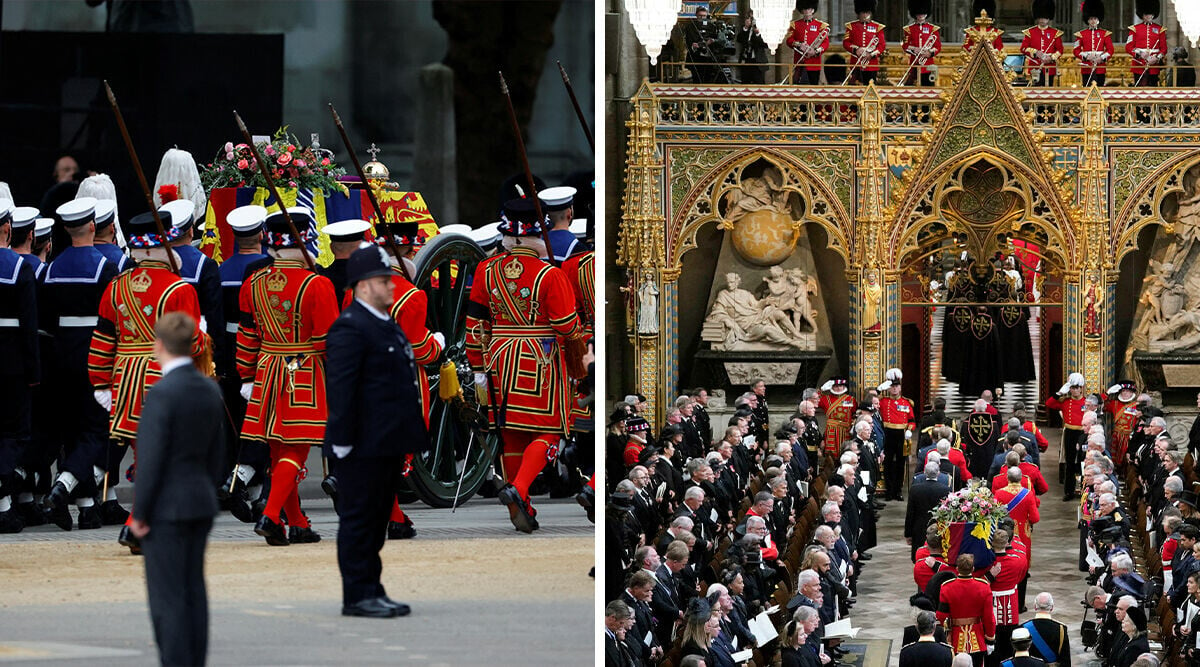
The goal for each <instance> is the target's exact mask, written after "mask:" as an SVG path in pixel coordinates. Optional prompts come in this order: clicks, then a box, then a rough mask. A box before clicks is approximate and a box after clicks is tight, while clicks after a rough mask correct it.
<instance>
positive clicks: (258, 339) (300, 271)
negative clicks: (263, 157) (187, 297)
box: [237, 207, 338, 546]
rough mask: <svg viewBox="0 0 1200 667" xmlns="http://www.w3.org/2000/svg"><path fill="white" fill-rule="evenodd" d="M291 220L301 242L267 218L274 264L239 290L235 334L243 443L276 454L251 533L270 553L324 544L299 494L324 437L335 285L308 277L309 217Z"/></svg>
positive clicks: (279, 217)
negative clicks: (243, 401)
mask: <svg viewBox="0 0 1200 667" xmlns="http://www.w3.org/2000/svg"><path fill="white" fill-rule="evenodd" d="M288 213H289V214H290V215H291V217H292V220H293V221H294V222H295V224H296V227H297V228H298V231H299V232H300V235H301V236H302V237H303V238H302V239H301V240H297V239H295V238H294V237H293V235H292V234H291V233H290V232H289V231H288V226H287V222H286V220H285V219H284V217H283V213H281V212H276V213H275V214H273V215H271V216H269V217H268V218H267V221H266V226H267V233H266V242H267V245H268V246H269V247H270V248H271V249H272V251H271V254H272V255H274V257H275V264H274V266H270V267H267V268H264V269H260V270H258V271H256V272H255V273H254V274H252V275H251V276H250V277H249V278H247V279H246V281H245V283H244V284H243V285H242V293H241V297H240V302H241V310H242V313H243V315H242V322H241V326H239V327H238V334H237V367H238V373H240V374H241V376H242V381H243V385H242V395H243V396H246V397H247V400H248V401H249V404H248V405H247V406H246V420H245V422H244V424H243V426H242V437H243V438H245V439H247V440H254V441H257V442H266V443H267V445H268V446H269V447H270V450H271V494H270V496H268V498H267V506H266V508H265V509H263V514H262V517H260V518H259V520H258V523H257V524H255V527H254V532H256V533H258V534H259V535H262V536H263V537H264V538H266V540H267V544H270V545H273V546H287V545H288V544H289V543H290V542H316V541H318V540H320V539H321V537H320V535H318V534H317V533H316V532H314V531H313V530H312V527H311V526H310V524H309V522H308V517H306V516H304V512H302V511H301V510H300V496H299V495H298V494H297V491H296V487H297V484H298V483H299V481H300V479H302V478H303V476H304V474H305V473H306V469H305V467H304V463H305V461H306V460H307V459H308V448H309V447H310V446H312V445H318V446H319V445H320V444H321V443H322V440H323V438H324V435H325V419H326V404H325V334H326V333H327V332H328V331H329V327H330V325H332V324H333V321H334V320H336V319H337V316H338V307H337V296H336V295H335V294H334V290H333V283H331V282H330V281H329V279H328V278H326V277H324V276H319V275H317V274H315V273H313V272H312V271H309V270H308V267H307V265H306V264H305V262H304V257H303V254H302V251H301V249H300V248H299V246H298V244H299V243H306V242H308V241H309V240H311V238H312V237H313V236H314V234H313V232H312V231H311V230H310V226H311V224H312V220H313V217H312V212H311V211H309V210H308V209H306V208H303V207H293V208H289V209H288ZM281 511H282V512H286V515H287V519H286V523H287V525H288V526H289V528H290V530H289V531H288V532H287V533H285V532H284V530H283V526H284V523H285V520H284V519H283V518H282V516H281V514H280V512H281Z"/></svg>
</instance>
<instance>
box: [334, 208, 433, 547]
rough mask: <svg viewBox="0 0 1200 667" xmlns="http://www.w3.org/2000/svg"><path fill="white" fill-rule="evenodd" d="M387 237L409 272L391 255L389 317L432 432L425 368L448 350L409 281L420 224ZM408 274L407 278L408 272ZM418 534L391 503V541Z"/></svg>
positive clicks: (391, 230) (397, 228)
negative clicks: (413, 370)
mask: <svg viewBox="0 0 1200 667" xmlns="http://www.w3.org/2000/svg"><path fill="white" fill-rule="evenodd" d="M386 227H387V233H388V234H391V235H392V241H394V242H395V244H396V248H397V249H398V250H399V251H400V256H401V257H402V258H404V260H403V261H404V262H405V263H406V264H407V267H408V268H407V269H403V268H401V267H400V265H399V264H397V263H396V258H395V257H394V256H392V254H391V253H390V252H389V253H388V261H389V262H391V265H392V310H391V312H390V313H389V314H390V315H391V316H392V319H394V320H396V324H399V325H400V328H401V329H402V330H403V331H404V337H405V338H407V339H408V342H409V344H410V345H412V350H413V361H414V362H416V367H417V383H418V384H419V385H420V393H421V414H423V415H425V428H426V430H428V429H429V407H430V406H429V374H428V373H426V372H425V367H426V366H428V365H429V364H432V363H434V362H436V361H437V360H438V357H440V356H441V355H442V350H443V349H444V348H445V347H446V337H445V336H444V335H442V332H440V331H430V330H429V329H428V328H427V327H426V326H425V314H426V311H427V307H428V298H427V297H426V296H425V292H423V291H421V290H419V289H417V287H416V285H413V284H412V282H411V281H409V279H408V275H413V276H415V275H416V273H417V267H416V266H415V265H414V264H413V263H412V261H411V260H409V259H408V258H407V255H408V253H409V252H410V251H411V249H412V247H413V246H414V245H416V244H417V243H418V241H417V223H415V222H411V223H396V222H389V223H387V225H386ZM375 243H376V244H377V245H380V246H386V245H387V241H386V240H384V237H383V236H379V237H377V238H376V239H375ZM406 271H407V272H408V274H407V275H406V273H405V272H406ZM347 296H348V297H350V299H347V301H346V304H345V305H349V303H350V301H352V300H353V296H354V295H353V293H351V292H347ZM406 459H407V460H406V461H405V464H404V471H405V474H407V472H408V471H409V470H411V469H412V455H411V454H409V455H408V456H407V457H406ZM416 534H417V532H416V530H415V529H414V528H413V523H412V519H410V518H408V516H407V515H406V514H404V510H402V509H400V501H399V499H396V500H394V501H393V502H392V516H391V518H390V519H389V520H388V539H389V540H407V539H411V538H412V537H414V536H416Z"/></svg>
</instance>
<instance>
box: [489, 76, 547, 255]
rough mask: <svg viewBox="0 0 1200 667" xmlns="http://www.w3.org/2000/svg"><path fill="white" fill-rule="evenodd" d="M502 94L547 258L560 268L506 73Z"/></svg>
mask: <svg viewBox="0 0 1200 667" xmlns="http://www.w3.org/2000/svg"><path fill="white" fill-rule="evenodd" d="M500 94H502V95H504V102H505V103H506V104H507V105H508V120H509V121H511V123H512V131H513V137H515V138H516V140H517V149H518V150H519V152H520V154H521V166H522V167H524V168H525V181H526V183H528V184H529V192H531V193H532V196H531V198H532V199H533V208H534V210H535V211H537V220H538V228H539V229H541V230H542V241H543V242H544V243H545V244H546V256H547V258H548V259H549V262H550V265H551V266H553V267H558V266H559V265H558V262H557V261H556V260H555V259H554V249H553V247H552V246H551V245H550V234H549V232H547V230H546V224H545V221H546V217H545V214H544V213H542V200H541V199H539V198H538V192H537V186H536V185H534V183H533V172H532V171H530V170H529V156H528V155H526V154H525V140H524V139H522V138H521V126H520V125H518V124H517V112H516V111H514V110H513V105H512V96H511V95H509V94H508V82H506V81H505V80H504V72H500Z"/></svg>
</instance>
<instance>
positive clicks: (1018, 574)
mask: <svg viewBox="0 0 1200 667" xmlns="http://www.w3.org/2000/svg"><path fill="white" fill-rule="evenodd" d="M995 562H996V563H999V564H1000V574H997V575H994V576H992V575H991V572H990V570H989V571H988V578H989V579H991V582H992V583H991V587H992V611H993V612H994V613H995V615H996V625H1018V624H1020V622H1021V618H1020V615H1021V601H1020V600H1019V599H1018V598H1019V596H1018V595H1017V586H1018V585H1019V584H1020V583H1021V580H1022V579H1024V578H1025V572H1026V571H1027V570H1028V569H1029V561H1028V560H1027V559H1026V557H1025V555H1024V554H1022V553H1021V552H1020V551H1018V550H1015V549H1009V550H1008V551H1005V552H1004V553H1002V554H996V561H995ZM992 565H993V566H995V563H993V564H992Z"/></svg>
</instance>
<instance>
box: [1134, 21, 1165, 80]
mask: <svg viewBox="0 0 1200 667" xmlns="http://www.w3.org/2000/svg"><path fill="white" fill-rule="evenodd" d="M1140 49H1147V50H1149V51H1151V52H1153V53H1157V54H1158V56H1159V59H1158V61H1156V62H1155V63H1154V64H1153V65H1150V63H1148V62H1147V61H1146V59H1145V58H1142V57H1141V56H1139V55H1138V54H1137V52H1138V50H1140ZM1125 53H1128V54H1129V55H1131V56H1133V64H1132V65H1131V66H1130V68H1129V71H1130V72H1131V73H1133V75H1134V76H1138V77H1140V76H1141V75H1142V73H1148V74H1158V73H1159V71H1160V70H1161V69H1162V64H1163V60H1162V59H1163V58H1164V57H1165V56H1166V55H1167V33H1166V31H1165V30H1163V27H1162V26H1161V25H1159V24H1157V23H1139V24H1137V25H1131V26H1129V38H1128V40H1126V42H1125Z"/></svg>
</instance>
